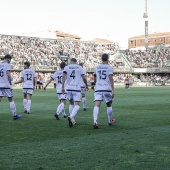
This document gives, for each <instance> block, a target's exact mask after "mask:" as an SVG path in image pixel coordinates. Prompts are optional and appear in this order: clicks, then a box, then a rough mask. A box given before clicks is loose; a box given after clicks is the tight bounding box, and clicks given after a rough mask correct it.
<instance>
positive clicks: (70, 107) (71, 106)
mask: <svg viewBox="0 0 170 170" xmlns="http://www.w3.org/2000/svg"><path fill="white" fill-rule="evenodd" d="M73 108H74V105H71V104H70V105H69V113H70V115H71V113H72V110H73Z"/></svg>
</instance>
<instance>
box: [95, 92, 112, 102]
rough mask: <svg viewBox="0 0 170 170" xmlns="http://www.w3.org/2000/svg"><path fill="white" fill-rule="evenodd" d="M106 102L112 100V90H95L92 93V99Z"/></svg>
mask: <svg viewBox="0 0 170 170" xmlns="http://www.w3.org/2000/svg"><path fill="white" fill-rule="evenodd" d="M103 99H104V100H105V102H106V103H108V102H111V101H112V92H95V93H94V101H103Z"/></svg>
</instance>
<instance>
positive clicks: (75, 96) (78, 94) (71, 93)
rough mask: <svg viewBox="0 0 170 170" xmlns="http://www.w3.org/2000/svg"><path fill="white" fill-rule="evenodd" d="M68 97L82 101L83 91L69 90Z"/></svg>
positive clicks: (75, 100)
mask: <svg viewBox="0 0 170 170" xmlns="http://www.w3.org/2000/svg"><path fill="white" fill-rule="evenodd" d="M67 99H68V100H74V102H80V101H81V92H77V91H67Z"/></svg>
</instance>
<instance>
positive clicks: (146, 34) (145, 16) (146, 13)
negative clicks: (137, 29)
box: [143, 0, 149, 49]
mask: <svg viewBox="0 0 170 170" xmlns="http://www.w3.org/2000/svg"><path fill="white" fill-rule="evenodd" d="M143 18H145V48H146V49H148V43H149V40H148V19H147V18H148V12H147V0H145V13H144V14H143Z"/></svg>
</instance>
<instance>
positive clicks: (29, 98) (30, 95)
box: [27, 89, 33, 114]
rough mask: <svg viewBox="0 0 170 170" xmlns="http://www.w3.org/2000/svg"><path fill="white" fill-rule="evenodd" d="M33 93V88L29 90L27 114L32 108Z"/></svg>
mask: <svg viewBox="0 0 170 170" xmlns="http://www.w3.org/2000/svg"><path fill="white" fill-rule="evenodd" d="M32 94H33V90H32V89H29V90H27V114H29V113H30V110H31V97H32Z"/></svg>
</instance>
